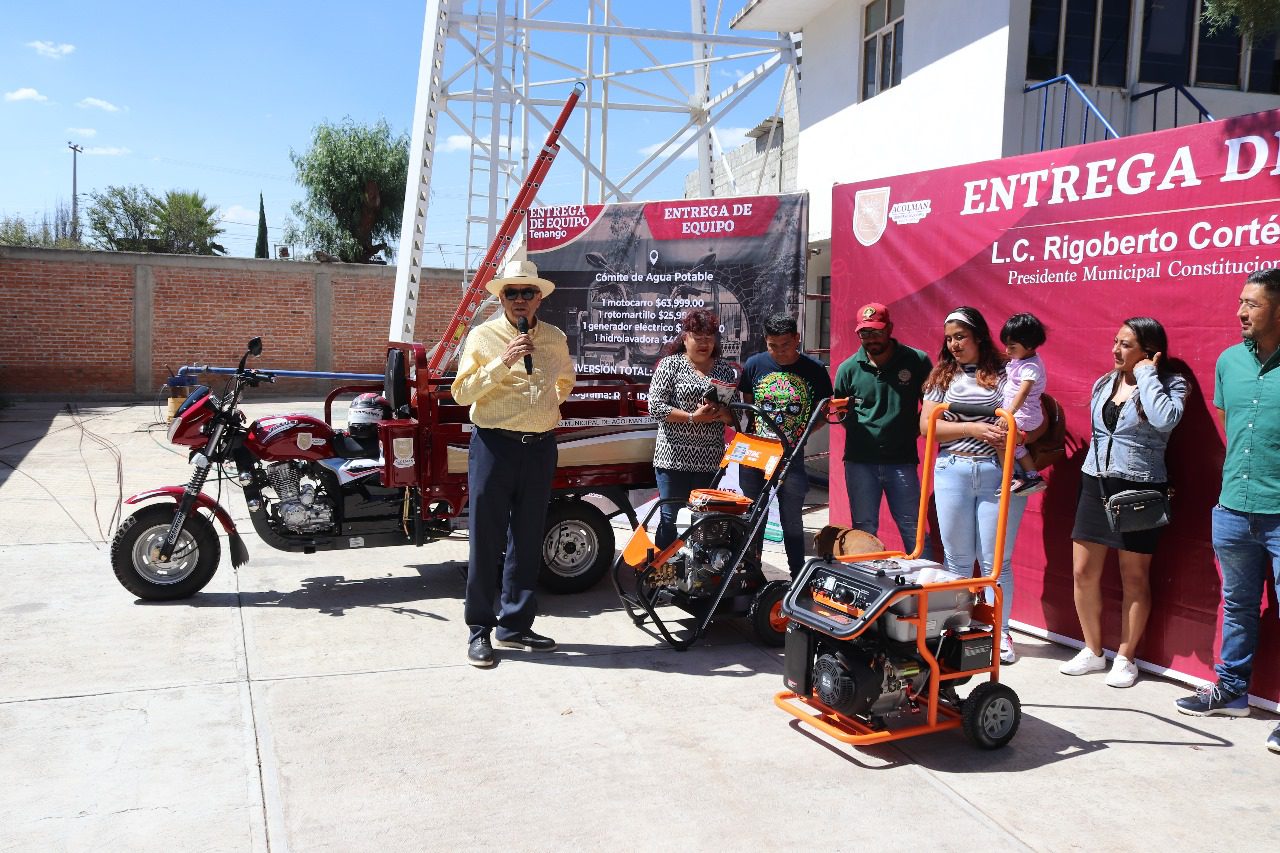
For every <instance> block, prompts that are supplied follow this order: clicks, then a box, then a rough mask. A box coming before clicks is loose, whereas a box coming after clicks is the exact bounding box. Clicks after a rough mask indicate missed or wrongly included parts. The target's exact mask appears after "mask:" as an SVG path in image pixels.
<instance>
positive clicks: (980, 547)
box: [920, 306, 1027, 663]
mask: <svg viewBox="0 0 1280 853" xmlns="http://www.w3.org/2000/svg"><path fill="white" fill-rule="evenodd" d="M1004 382H1005V373H1004V359H1003V358H1002V357H1001V356H1000V354H999V352H998V351H997V350H996V346H995V343H994V342H993V341H992V339H991V330H990V329H989V328H988V327H987V321H986V320H985V319H983V317H982V314H981V313H979V312H978V310H977V309H976V308H970V307H968V306H962V307H960V308H957V309H956V310H954V311H952V312H951V313H950V314H948V315H947V319H946V321H945V322H944V324H943V341H942V352H941V353H939V354H938V362H937V364H936V365H935V366H934V368H933V370H932V372H930V374H929V378H928V379H926V380H925V383H924V406H923V409H922V411H921V413H920V431H921V432H922V433H923V432H925V431H926V430H927V428H928V424H929V416H930V415H931V414H932V413H933V410H934V409H936V408H937V407H938V404H939V403H968V404H971V405H976V406H986V407H990V408H996V407H998V406H999V405H1000V403H1001V400H1002V395H1003V391H1004V389H1003V388H1002V387H1001V386H1002V384H1003V383H1004ZM935 435H936V436H937V439H938V458H937V461H936V462H935V464H934V488H933V496H934V502H935V504H936V505H937V509H938V533H939V534H940V535H941V536H942V550H943V553H944V554H945V555H946V561H947V568H948V569H950V570H951V571H953V572H956V573H957V574H960V575H962V576H966V577H967V576H969V575H971V574H973V562H974V560H975V559H980V560H981V562H982V571H983V573H984V574H989V573H990V572H991V569H992V566H993V565H994V564H995V536H996V522H997V519H998V512H999V506H1000V497H999V491H1000V483H1001V475H1002V471H1001V464H1000V455H999V454H1000V452H1001V451H1002V450H1003V448H1004V442H1005V431H1004V424H1003V421H998V420H997V419H996V418H994V417H987V418H983V417H974V416H970V415H958V414H956V413H954V412H949V411H948V412H946V413H944V414H943V417H942V419H940V420H939V421H938V424H937V426H936V427H935ZM1026 507H1027V502H1026V499H1025V498H1020V497H1018V496H1017V495H1010V500H1009V519H1008V522H1007V525H1006V528H1005V531H1006V532H1005V543H1004V565H1003V567H1002V568H1001V572H1000V586H1001V588H1002V589H1003V590H1004V612H1003V613H1002V614H1001V626H1000V627H1001V632H1000V661H1001V663H1013V662H1014V661H1015V660H1017V659H1018V656H1017V654H1016V653H1015V652H1014V650H1013V638H1012V637H1011V636H1010V635H1009V614H1010V612H1011V611H1012V609H1013V572H1012V571H1011V570H1010V566H1009V562H1010V558H1011V557H1012V556H1013V543H1014V540H1015V539H1016V538H1017V533H1018V524H1019V522H1021V521H1022V513H1023V510H1025V509H1026Z"/></svg>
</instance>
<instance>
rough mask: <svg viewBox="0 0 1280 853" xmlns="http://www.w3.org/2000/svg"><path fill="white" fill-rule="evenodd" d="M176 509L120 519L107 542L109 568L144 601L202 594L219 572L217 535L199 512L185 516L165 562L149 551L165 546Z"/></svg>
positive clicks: (146, 510)
mask: <svg viewBox="0 0 1280 853" xmlns="http://www.w3.org/2000/svg"><path fill="white" fill-rule="evenodd" d="M176 511H177V505H175V504H151V505H149V506H145V507H143V508H142V509H140V510H138V511H137V512H135V513H134V514H133V515H131V516H129V517H128V518H126V519H125V520H124V523H123V524H121V525H120V528H119V529H118V530H117V531H116V535H115V537H114V538H113V539H112V540H111V569H112V571H114V572H115V575H116V580H118V581H120V585H121V586H123V587H124V588H125V589H127V590H129V592H131V593H133V594H134V595H136V596H137V597H138V598H141V599H143V600H144V601H176V600H178V599H181V598H188V597H190V596H192V595H195V594H196V593H197V592H199V591H200V590H202V589H204V587H205V584H207V583H209V581H210V580H212V579H213V574H214V572H216V571H217V570H218V559H219V557H220V556H221V550H222V549H221V545H220V544H219V543H218V533H217V531H215V530H214V529H213V525H212V524H211V523H209V520H208V519H207V518H205V517H204V516H203V515H200V514H199V513H196V512H193V513H191V515H189V516H187V520H186V523H185V524H183V525H182V534H181V535H180V536H179V537H178V544H177V547H175V548H174V549H173V556H172V557H171V558H170V559H169V560H168V561H167V562H164V563H158V562H156V561H154V560H153V559H152V558H151V549H152V548H153V547H155V546H158V545H159V544H160V543H161V542H163V541H164V537H165V536H166V535H168V533H169V523H170V522H171V521H173V514H174V512H176Z"/></svg>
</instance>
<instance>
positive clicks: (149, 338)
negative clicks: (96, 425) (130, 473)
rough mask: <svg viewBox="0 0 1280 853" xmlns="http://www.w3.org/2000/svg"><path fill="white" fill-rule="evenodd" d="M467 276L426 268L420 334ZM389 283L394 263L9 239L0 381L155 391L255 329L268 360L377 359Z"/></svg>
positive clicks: (225, 354) (348, 362)
mask: <svg viewBox="0 0 1280 853" xmlns="http://www.w3.org/2000/svg"><path fill="white" fill-rule="evenodd" d="M461 279H462V274H461V273H460V272H459V271H457V270H446V269H433V270H424V271H423V287H422V290H421V293H420V295H419V302H418V313H417V316H416V318H415V333H414V338H415V340H418V341H422V342H424V343H428V344H430V343H433V342H434V341H435V340H436V339H438V337H439V335H440V334H441V333H442V332H443V331H444V327H445V325H446V324H447V323H448V321H449V318H450V317H452V316H453V311H454V309H455V308H456V307H457V303H458V297H459V295H460V293H461V285H460V282H461ZM394 286H395V268H394V267H385V266H360V265H354V264H319V263H306V262H300V261H275V260H249V259H242V258H207V257H195V256H165V255H149V254H138V253H132V252H98V251H68V250H61V249H28V248H15V247H10V246H0V394H3V395H6V396H11V397H50V396H73V397H81V398H84V397H93V396H106V397H144V398H150V397H153V396H154V395H155V393H156V391H157V389H158V388H159V387H160V386H161V385H162V384H163V383H164V381H165V379H166V378H167V377H168V375H169V370H170V369H172V370H177V369H178V368H179V367H180V366H182V365H184V364H204V363H208V364H212V365H215V366H234V365H235V363H236V362H237V361H238V360H239V358H240V355H241V354H242V353H243V352H244V345H245V342H246V341H248V339H249V338H250V337H252V336H253V335H261V336H262V340H263V355H262V357H261V358H260V359H259V360H258V364H259V366H261V367H265V368H279V369H289V370H333V371H342V372H352V373H380V372H381V371H382V363H383V357H384V352H385V345H386V342H387V329H388V327H389V325H390V321H391V300H392V292H393V290H394ZM329 384H331V383H329ZM298 387H299V386H298V385H296V384H293V385H292V386H290V385H289V384H284V385H282V387H280V388H278V389H277V390H280V391H288V390H291V389H292V390H296V389H297V388H298Z"/></svg>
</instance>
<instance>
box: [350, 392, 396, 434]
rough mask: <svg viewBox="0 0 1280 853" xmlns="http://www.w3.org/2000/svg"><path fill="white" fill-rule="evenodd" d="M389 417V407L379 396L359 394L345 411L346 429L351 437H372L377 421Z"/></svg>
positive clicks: (376, 427) (384, 399)
mask: <svg viewBox="0 0 1280 853" xmlns="http://www.w3.org/2000/svg"><path fill="white" fill-rule="evenodd" d="M390 417H391V406H390V405H388V404H387V400H386V398H385V397H383V396H382V395H381V394H374V393H368V394H361V395H360V396H359V397H356V398H355V399H354V400H352V401H351V406H350V407H349V408H348V409H347V429H348V430H349V431H350V432H351V434H352V435H373V434H374V433H375V432H377V430H378V421H382V420H387V419H388V418H390Z"/></svg>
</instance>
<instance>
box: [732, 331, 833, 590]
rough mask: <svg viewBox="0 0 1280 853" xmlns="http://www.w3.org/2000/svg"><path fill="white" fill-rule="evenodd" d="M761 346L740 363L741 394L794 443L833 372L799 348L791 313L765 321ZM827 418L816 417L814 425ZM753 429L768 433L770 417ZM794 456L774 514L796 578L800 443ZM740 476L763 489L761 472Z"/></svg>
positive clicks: (804, 484) (745, 488) (800, 554)
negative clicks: (779, 524)
mask: <svg viewBox="0 0 1280 853" xmlns="http://www.w3.org/2000/svg"><path fill="white" fill-rule="evenodd" d="M764 342H765V347H766V348H767V349H766V351H765V352H762V353H757V354H756V355H753V356H751V358H749V359H747V363H746V364H745V365H743V367H742V378H741V379H740V380H739V382H738V390H740V391H741V392H742V396H743V399H745V400H746V401H747V402H749V403H750V402H754V403H755V404H756V405H757V406H759V407H760V408H761V409H762V410H763V411H764V412H766V413H767V414H769V415H770V416H771V417H772V418H773V419H774V420H775V421H777V422H778V423H779V424H780V425H781V427H782V429H783V431H784V432H785V433H786V438H787V441H788V442H790V443H791V444H794V443H795V442H796V441H797V440H798V439H799V438H800V436H801V435H802V434H803V433H804V428H805V425H806V424H808V423H809V417H810V416H811V415H812V414H813V409H814V406H816V405H817V404H818V403H819V402H820V401H821V400H824V399H826V398H827V397H830V396H831V377H830V376H828V375H827V369H826V367H824V366H823V365H822V363H821V362H818V361H816V360H815V359H812V358H810V357H809V356H807V355H805V354H804V353H802V352H800V334H799V332H798V331H797V330H796V321H795V318H794V317H791V316H789V315H787V314H774V315H772V316H770V317H768V318H767V319H766V320H765V322H764ZM825 425H826V421H825V420H820V421H818V427H821V426H825ZM754 431H755V433H756V434H757V435H763V436H772V435H773V434H774V430H773V429H772V425H771V424H769V423H764V422H761V419H760V418H756V423H755V425H754ZM795 454H796V456H795V461H794V462H793V463H792V465H791V469H790V471H789V472H788V473H787V478H786V480H784V481H783V482H782V484H781V486H780V487H779V489H778V515H779V516H781V519H782V543H783V545H784V546H785V547H786V550H787V566H788V568H790V569H791V576H792V577H793V578H794V577H795V576H796V575H797V574H798V573H799V572H800V570H801V569H802V568H804V557H805V553H804V550H805V549H804V499H805V495H807V494H808V492H809V476H808V474H806V473H805V470H804V448H803V447H797V448H796V449H795ZM738 482H739V483H740V484H741V486H742V492H743V494H745V495H747V496H748V497H750V498H751V499H752V500H754V499H756V498H758V497H759V496H760V493H761V492H762V491H763V490H764V472H762V471H759V470H756V469H755V468H740V469H739V474H738Z"/></svg>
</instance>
